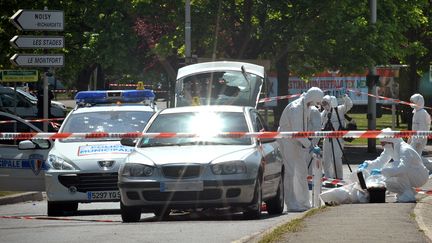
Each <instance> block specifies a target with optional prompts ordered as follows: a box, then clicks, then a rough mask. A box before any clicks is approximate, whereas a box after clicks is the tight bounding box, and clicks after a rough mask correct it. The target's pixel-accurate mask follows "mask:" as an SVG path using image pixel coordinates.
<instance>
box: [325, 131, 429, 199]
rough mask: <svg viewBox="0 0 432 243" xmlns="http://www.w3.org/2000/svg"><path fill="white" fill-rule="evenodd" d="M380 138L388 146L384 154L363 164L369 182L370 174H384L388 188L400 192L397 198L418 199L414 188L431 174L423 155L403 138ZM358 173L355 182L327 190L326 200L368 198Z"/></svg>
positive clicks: (421, 184)
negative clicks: (424, 162) (425, 164)
mask: <svg viewBox="0 0 432 243" xmlns="http://www.w3.org/2000/svg"><path fill="white" fill-rule="evenodd" d="M382 131H384V132H385V131H391V129H389V128H386V129H384V130H382ZM380 141H381V145H382V146H383V148H384V151H383V152H382V153H381V154H380V156H378V157H377V158H376V159H374V160H366V161H365V162H364V163H363V164H361V165H360V166H359V170H361V171H363V176H364V179H365V180H366V182H367V181H368V180H369V178H371V177H372V176H370V175H382V177H380V178H381V180H382V182H384V184H385V186H386V188H387V190H388V191H390V192H393V193H396V200H397V202H415V194H416V191H415V190H414V188H415V187H421V186H423V185H424V184H425V183H426V182H427V181H428V176H429V175H428V170H427V169H426V167H425V166H424V165H423V163H422V161H421V158H420V156H419V155H418V153H417V152H416V151H415V150H414V149H413V148H412V147H411V146H410V145H409V144H408V143H406V142H404V141H403V140H402V139H401V138H381V139H380ZM392 160H393V161H392ZM375 172H377V173H375ZM356 173H357V172H353V174H351V177H352V178H351V179H352V180H353V181H355V182H354V183H351V184H348V185H344V186H343V187H341V188H334V189H331V190H329V191H326V192H323V193H321V195H320V196H321V199H322V200H323V201H324V202H326V203H332V202H334V203H336V204H341V203H361V202H368V200H366V198H367V196H366V194H367V192H366V191H365V190H362V189H361V188H360V185H359V183H358V181H357V178H356ZM354 178H355V179H354Z"/></svg>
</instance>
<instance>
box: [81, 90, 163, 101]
mask: <svg viewBox="0 0 432 243" xmlns="http://www.w3.org/2000/svg"><path fill="white" fill-rule="evenodd" d="M154 98H155V94H154V93H153V91H152V90H149V89H143V90H95V91H80V92H78V93H77V94H76V95H75V102H76V103H77V104H80V103H81V104H82V103H85V104H107V103H116V102H122V103H137V102H143V101H153V100H154Z"/></svg>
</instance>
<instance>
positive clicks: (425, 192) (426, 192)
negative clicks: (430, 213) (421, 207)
mask: <svg viewBox="0 0 432 243" xmlns="http://www.w3.org/2000/svg"><path fill="white" fill-rule="evenodd" d="M415 191H416V192H417V193H419V194H425V195H432V190H424V189H421V188H416V189H415Z"/></svg>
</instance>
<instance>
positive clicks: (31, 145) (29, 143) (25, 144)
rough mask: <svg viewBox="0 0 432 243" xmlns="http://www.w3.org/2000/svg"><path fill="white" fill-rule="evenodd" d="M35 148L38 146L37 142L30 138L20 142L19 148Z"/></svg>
mask: <svg viewBox="0 0 432 243" xmlns="http://www.w3.org/2000/svg"><path fill="white" fill-rule="evenodd" d="M35 148H36V144H34V143H33V142H32V141H30V140H24V141H21V142H19V144H18V149H22V150H28V149H35Z"/></svg>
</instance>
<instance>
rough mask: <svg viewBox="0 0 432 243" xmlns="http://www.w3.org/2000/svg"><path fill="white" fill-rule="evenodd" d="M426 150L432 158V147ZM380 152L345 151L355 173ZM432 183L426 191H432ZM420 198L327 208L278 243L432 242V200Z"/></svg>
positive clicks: (357, 149)
mask: <svg viewBox="0 0 432 243" xmlns="http://www.w3.org/2000/svg"><path fill="white" fill-rule="evenodd" d="M379 147H380V146H379V145H378V146H377V148H379ZM426 149H427V153H426V154H427V156H431V151H432V146H428V147H427V148H426ZM380 152H381V150H380V149H379V150H378V153H377V154H375V155H374V154H369V153H367V152H366V148H365V147H351V146H349V145H348V146H347V147H346V149H345V153H346V155H347V157H348V159H349V160H350V164H352V166H351V167H352V169H353V170H354V169H355V168H357V164H359V163H361V162H362V161H364V160H365V159H373V158H376V156H378V155H379V153H380ZM429 159H431V158H429ZM431 181H432V180H429V181H428V183H427V184H426V185H424V186H423V187H422V189H425V190H432V182H431ZM417 198H418V200H417V203H395V202H394V201H395V200H394V194H387V195H386V203H366V204H343V205H339V206H332V207H327V209H326V210H324V211H323V212H321V213H318V214H316V215H313V216H310V217H307V218H305V219H304V227H303V228H302V229H301V230H300V232H295V233H286V234H284V235H283V237H282V239H280V240H279V241H278V242H404V243H405V242H432V197H430V196H426V195H425V194H420V193H419V194H418V195H417Z"/></svg>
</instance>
